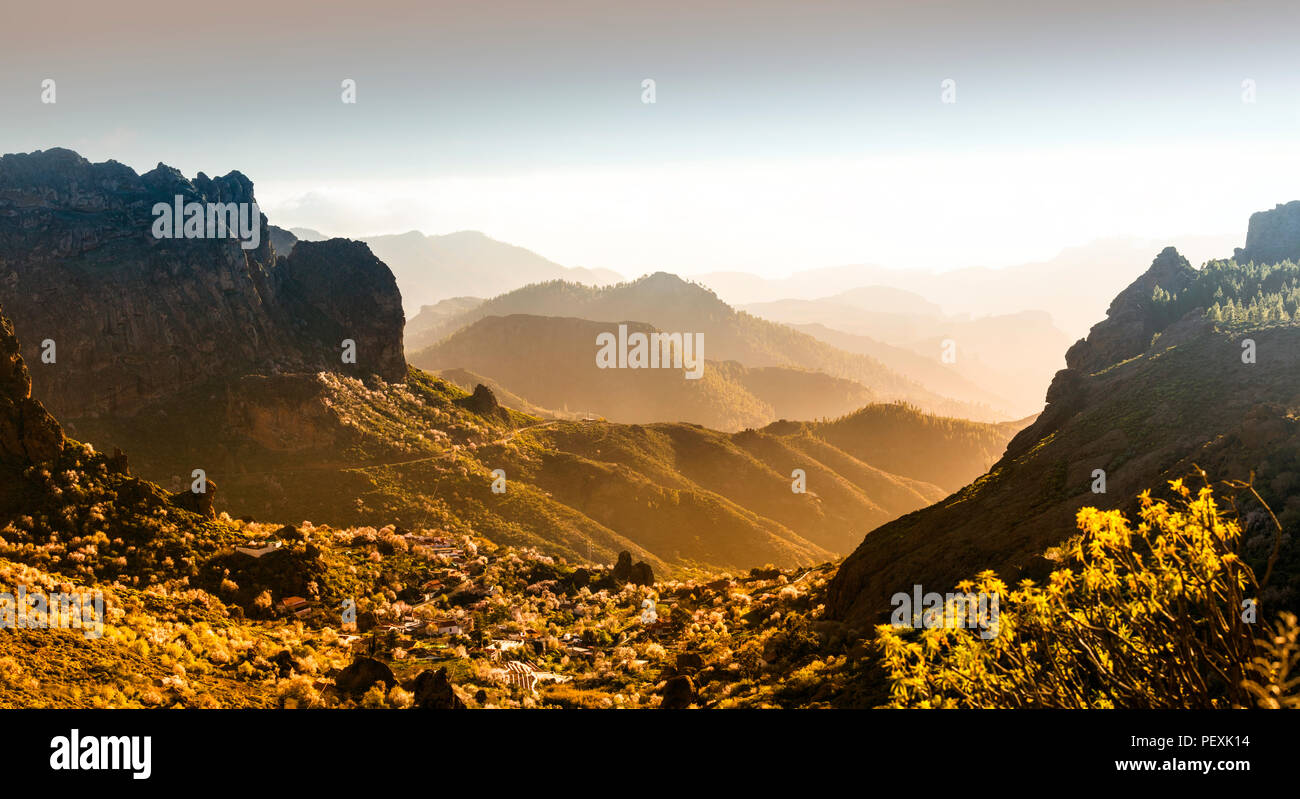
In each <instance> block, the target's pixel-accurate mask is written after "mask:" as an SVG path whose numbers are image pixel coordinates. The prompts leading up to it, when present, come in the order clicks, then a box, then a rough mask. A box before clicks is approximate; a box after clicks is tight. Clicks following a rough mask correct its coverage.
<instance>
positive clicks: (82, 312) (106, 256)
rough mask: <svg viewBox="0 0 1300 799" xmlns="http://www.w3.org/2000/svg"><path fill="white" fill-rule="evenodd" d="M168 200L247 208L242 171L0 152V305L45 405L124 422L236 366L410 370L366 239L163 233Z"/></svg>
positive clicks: (251, 370) (388, 375) (237, 371)
mask: <svg viewBox="0 0 1300 799" xmlns="http://www.w3.org/2000/svg"><path fill="white" fill-rule="evenodd" d="M178 196H179V197H181V198H182V201H183V202H184V203H200V204H203V205H204V207H206V206H207V205H208V204H211V203H235V204H252V203H255V197H254V193H253V184H252V183H251V182H250V181H249V180H248V178H246V177H245V176H243V175H242V174H240V173H238V172H231V173H230V174H228V175H226V176H224V177H219V178H209V177H208V176H206V175H204V174H202V173H199V175H198V176H197V177H196V178H194V179H193V180H188V179H186V178H185V177H184V176H183V175H181V173H180V172H178V171H177V170H175V169H172V168H170V167H167V166H164V165H162V164H159V165H158V167H157V168H155V169H153V170H151V171H149V172H146V173H145V174H143V175H137V174H136V173H135V172H134V171H133V170H131V169H130V168H128V167H126V166H124V165H122V164H119V163H117V162H114V161H108V162H105V163H99V164H92V163H90V162H89V161H87V160H86V159H84V158H82V157H81V156H79V155H77V154H76V153H74V152H72V151H69V150H64V149H51V150H46V151H38V152H34V153H29V154H17V155H6V156H4V157H3V158H0V301H2V302H3V303H4V304H5V306H6V308H7V309H8V312H9V314H10V316H11V318H12V320H13V323H14V325H15V326H16V328H17V329H18V331H19V333H20V335H21V338H22V341H23V348H24V349H23V354H24V355H25V356H26V360H27V362H28V364H29V365H30V366H32V367H33V369H32V383H33V393H34V395H35V396H37V397H38V398H40V399H41V400H42V401H44V402H45V404H46V405H47V406H48V407H49V408H50V409H51V411H53V412H54V413H55V414H56V415H58V416H60V417H66V418H75V417H93V416H98V415H113V416H116V417H121V416H129V415H131V414H132V413H134V412H135V411H137V410H139V409H140V408H142V407H143V406H144V405H145V404H146V403H148V402H149V401H152V400H157V399H159V398H162V397H165V396H168V395H171V394H174V393H176V392H178V391H182V390H184V389H186V388H189V387H193V386H195V385H197V384H199V383H202V382H203V381H205V380H208V379H210V378H213V377H238V376H241V375H245V374H277V373H286V372H316V371H320V370H329V371H336V372H341V373H344V374H351V375H353V376H357V377H365V376H368V375H378V376H379V377H381V378H384V379H386V380H389V381H396V380H402V379H404V378H405V375H406V364H405V360H404V358H403V355H402V325H403V315H402V308H401V296H400V294H399V292H398V289H397V284H396V282H395V280H394V279H393V276H392V273H391V272H390V271H389V270H388V268H387V267H386V266H385V265H384V264H383V263H382V262H381V261H379V260H378V259H377V258H375V257H374V255H372V254H371V253H370V251H369V249H368V248H367V247H366V246H365V245H364V244H360V243H357V242H351V241H346V240H343V239H334V240H331V241H325V242H315V243H304V244H303V245H302V246H298V247H295V248H294V250H293V252H292V253H291V254H290V255H289V257H287V258H285V257H277V254H276V252H275V250H274V248H273V245H272V239H271V236H270V233H269V231H268V225H267V223H266V219H265V217H264V216H262V215H261V214H260V213H259V214H257V215H256V218H255V220H253V225H255V226H256V230H255V231H254V232H253V235H250V236H248V237H247V238H245V239H243V240H241V239H239V238H235V237H230V236H227V237H219V238H218V237H203V238H159V237H157V228H156V225H155V223H156V221H157V217H156V215H155V213H154V208H155V205H156V204H158V203H166V204H173V203H174V202H175V198H176V197H178ZM250 207H251V206H250ZM250 216H251V214H250ZM246 247H247V248H246ZM345 339H350V340H351V341H352V342H354V344H355V362H354V363H353V362H348V361H345V358H344V350H345V345H344V343H343V342H344V340H345Z"/></svg>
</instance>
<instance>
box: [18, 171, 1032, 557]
mask: <svg viewBox="0 0 1300 799" xmlns="http://www.w3.org/2000/svg"><path fill="white" fill-rule="evenodd" d="M178 194H179V195H181V196H182V197H184V198H186V199H188V200H191V201H194V202H200V203H204V202H218V201H220V202H244V201H247V202H253V201H254V194H253V187H252V183H251V182H250V181H248V179H247V178H245V177H244V176H242V175H241V174H239V173H237V172H236V173H231V174H229V175H226V176H224V177H221V178H216V179H209V178H207V177H206V176H205V175H202V174H200V175H199V176H197V177H196V178H195V179H193V180H187V179H186V178H184V177H183V176H182V175H180V173H179V172H177V171H176V170H174V169H171V168H169V167H165V166H163V165H159V167H158V168H157V169H155V170H153V171H151V172H149V173H147V174H145V175H136V174H135V173H134V172H133V171H132V170H130V169H128V168H127V167H124V166H122V165H120V164H116V163H114V162H107V163H103V164H91V163H90V162H88V161H86V160H85V159H83V158H81V157H80V156H77V155H76V154H75V153H72V152H70V151H67V150H49V151H44V152H37V153H32V154H27V155H10V156H5V157H3V158H0V251H2V252H3V253H4V256H3V257H4V260H3V263H2V264H0V300H2V301H3V304H4V306H5V308H6V313H7V314H9V316H10V318H11V319H12V320H13V324H14V327H15V329H16V331H17V335H18V338H19V340H21V341H22V355H23V357H24V359H25V361H26V362H27V363H30V364H33V365H34V367H35V368H34V369H33V370H32V372H31V378H30V379H31V384H32V396H33V397H36V398H37V399H39V401H41V402H43V403H44V404H45V406H46V407H48V408H49V409H50V410H51V411H53V412H54V413H55V415H56V416H57V418H59V420H60V422H61V423H62V426H63V428H64V429H66V430H68V431H69V432H70V433H71V434H72V435H74V436H76V437H77V438H78V439H80V440H84V441H90V442H93V444H94V445H95V446H96V447H98V448H99V449H101V450H103V451H113V450H114V449H117V448H120V449H121V450H123V451H125V452H127V453H129V457H130V459H131V464H132V469H133V470H135V472H136V473H138V474H140V475H141V476H142V477H145V478H146V479H149V480H153V481H155V482H156V483H159V484H162V485H164V486H168V487H170V489H171V490H172V491H176V492H181V491H182V489H183V488H184V487H185V486H186V485H188V484H190V482H191V479H192V476H193V474H194V473H195V470H201V471H202V473H203V474H204V475H205V477H206V478H207V479H210V480H211V482H212V484H213V485H214V486H220V490H219V491H218V490H216V489H215V488H214V490H213V492H212V493H211V494H209V495H208V496H207V501H209V502H210V503H211V504H212V507H213V508H215V509H216V510H217V511H224V510H229V512H230V513H232V514H237V515H239V516H243V517H246V518H275V519H281V520H283V519H292V520H301V519H311V520H313V521H316V522H318V523H330V524H356V525H359V524H379V523H392V524H398V525H401V526H403V527H406V528H428V529H439V530H444V531H448V532H455V533H468V532H470V531H473V533H474V534H480V535H488V536H489V537H491V538H492V539H493V540H495V541H499V542H501V543H503V544H513V545H520V546H530V547H536V548H538V549H540V550H543V551H547V552H551V553H554V554H557V555H562V556H565V557H568V558H571V559H573V560H576V561H595V562H608V561H610V560H612V559H613V557H614V556H615V555H616V554H617V553H618V552H620V551H629V552H631V553H632V554H633V555H634V556H635V557H637V558H639V559H643V560H645V561H646V562H647V563H649V564H650V565H651V566H652V567H653V568H655V569H658V570H660V571H661V572H662V571H672V570H674V569H680V568H686V567H688V566H690V565H691V564H709V565H714V566H720V567H748V566H751V565H754V564H755V563H765V562H772V563H778V564H787V565H789V564H796V563H812V562H817V561H822V560H826V559H828V558H831V557H833V556H834V555H835V554H836V553H841V552H845V551H847V550H848V549H849V548H851V547H852V546H853V545H854V544H855V543H856V542H857V541H858V540H860V539H861V537H862V535H863V534H864V533H865V532H867V531H868V530H870V529H871V528H872V527H874V526H876V525H879V524H882V523H884V522H885V521H887V520H889V519H891V518H894V517H896V516H898V515H899V514H902V513H905V512H908V511H910V510H914V509H917V508H920V507H922V506H924V505H926V504H928V503H929V502H931V501H933V500H935V499H937V498H939V497H940V496H942V495H943V494H944V493H945V492H948V491H951V490H953V489H954V488H956V487H957V485H958V483H960V482H961V481H962V480H963V479H970V478H972V477H974V476H975V475H976V474H978V473H979V472H980V471H981V470H982V468H983V467H984V466H986V465H987V463H988V462H991V460H992V459H993V458H994V457H996V453H997V452H998V451H1000V449H1001V447H1002V446H1003V445H1004V443H1005V441H1006V440H1008V439H1009V438H1010V436H1011V435H1012V434H1013V433H1014V429H1013V427H1012V426H1007V425H991V424H981V423H977V422H958V421H956V420H951V421H949V420H939V419H936V418H935V417H932V416H929V415H927V414H925V413H922V412H919V411H917V410H914V409H907V410H906V412H902V413H900V414H899V415H898V416H896V417H893V418H892V421H891V422H890V423H891V424H893V425H897V426H899V428H900V429H902V430H906V429H909V428H913V427H914V428H917V429H938V430H941V431H947V432H943V433H941V435H940V438H941V439H942V440H944V441H946V442H947V445H946V446H944V447H941V448H939V449H936V450H935V451H934V453H935V457H934V458H931V459H927V460H925V461H923V462H911V463H906V462H900V465H899V466H898V467H897V468H899V469H900V471H899V472H892V471H889V470H886V469H884V468H882V467H880V466H877V465H876V464H874V463H872V462H871V461H870V460H869V459H866V458H864V457H859V453H858V452H857V451H856V450H857V449H863V451H871V449H870V447H866V446H865V444H864V443H863V442H865V441H866V440H867V439H868V438H869V437H865V436H859V437H858V438H857V439H854V438H853V437H852V436H847V437H844V438H843V439H842V440H840V441H839V443H837V440H836V439H835V438H833V437H831V436H830V433H829V432H828V433H826V434H822V433H821V432H819V430H821V428H818V427H817V426H816V425H812V426H795V427H790V428H787V427H781V428H779V429H750V430H742V431H740V432H735V433H730V432H717V431H713V430H709V429H706V428H703V427H699V426H695V425H691V424H685V423H680V422H677V421H674V422H673V423H670V424H664V425H654V426H644V427H642V426H637V425H631V426H629V425H621V424H617V423H614V422H609V421H601V420H599V419H597V420H593V421H565V420H562V419H551V420H546V419H542V418H539V417H537V416H532V415H529V414H527V413H522V412H520V411H518V410H513V409H509V408H506V407H503V406H501V405H500V403H499V401H498V398H497V396H496V395H495V394H494V393H493V392H492V390H491V389H490V388H488V387H487V386H481V385H479V384H477V383H476V384H475V387H474V388H473V389H472V390H470V391H466V390H463V389H461V388H458V387H457V386H456V385H454V383H453V382H451V381H449V380H447V379H442V378H439V377H437V376H434V375H431V374H429V373H427V372H425V371H422V370H421V369H419V368H413V367H408V365H407V364H406V363H405V360H404V358H403V346H402V334H403V325H402V311H401V308H402V298H401V295H400V293H399V291H398V283H397V281H396V280H395V279H394V277H393V275H392V273H391V272H390V271H389V270H388V268H387V266H386V265H385V264H384V263H383V262H382V261H381V260H379V259H378V258H376V257H375V256H374V254H373V253H372V252H371V251H370V248H369V247H368V246H367V245H366V244H365V243H361V242H352V241H347V240H343V239H329V240H325V241H308V240H306V239H303V240H298V241H295V242H293V243H291V244H290V245H289V246H291V249H290V251H289V253H288V255H284V254H282V253H280V252H278V251H277V250H276V242H277V240H279V241H280V242H281V243H282V244H283V243H284V241H285V240H284V238H283V237H282V236H280V235H279V234H278V233H276V232H275V231H274V230H272V229H271V226H269V224H268V223H267V222H266V220H265V218H264V217H263V218H262V219H261V220H260V224H261V231H260V232H261V235H260V243H259V245H258V246H257V247H256V248H253V249H249V250H245V249H243V248H242V247H241V246H240V242H239V241H238V240H236V239H233V238H201V239H176V240H159V239H156V238H154V237H153V236H152V235H151V234H150V231H151V227H152V222H153V220H152V216H151V208H152V207H153V206H154V204H155V203H158V202H167V201H170V200H171V199H172V198H173V197H174V196H175V195H178ZM641 288H649V289H652V291H650V292H649V294H648V295H645V294H642V293H641V292H639V291H631V292H622V291H619V290H611V291H612V292H613V293H612V294H607V295H600V296H604V297H613V298H616V299H621V298H627V299H630V300H636V299H638V298H640V299H642V300H651V301H649V302H648V304H647V305H645V306H642V307H638V306H636V305H635V304H633V305H632V306H630V308H631V310H633V311H640V310H642V309H643V308H664V307H669V308H674V312H675V313H677V314H689V313H690V312H691V308H692V307H694V308H696V310H698V309H699V305H698V303H699V302H700V301H701V300H703V301H704V303H705V308H706V310H707V311H708V312H709V313H711V314H715V315H716V317H717V318H716V319H715V320H714V321H713V322H712V324H713V326H712V327H709V328H706V330H707V331H708V332H709V333H710V335H711V336H712V337H713V338H712V340H711V346H713V347H714V351H715V352H717V354H718V355H719V356H723V357H725V356H726V355H727V354H728V352H729V351H731V352H735V353H739V354H744V355H746V356H747V357H748V356H751V355H764V354H766V357H767V359H768V363H767V365H764V366H761V367H751V366H748V365H746V366H744V367H740V366H735V365H730V364H725V363H724V364H717V365H715V366H716V368H714V369H711V370H710V372H711V373H712V372H716V381H717V382H716V385H715V384H714V378H710V380H709V381H708V382H707V383H706V385H714V388H718V387H722V388H725V389H726V390H733V389H736V387H741V388H744V390H745V391H746V392H747V393H748V394H749V395H750V396H753V397H758V396H760V395H761V396H763V397H766V398H767V399H764V400H762V401H763V402H767V403H768V405H769V406H773V407H776V406H780V405H782V404H783V403H784V404H790V403H794V402H796V401H801V402H808V401H811V402H813V403H816V402H817V401H818V400H817V398H816V397H814V398H813V399H811V400H802V399H798V400H797V398H795V397H793V396H792V395H789V394H783V393H782V392H783V391H786V390H787V389H786V388H784V387H777V388H773V387H771V386H768V385H766V384H765V380H767V378H768V372H769V370H770V372H771V373H772V374H780V375H782V379H783V380H784V379H786V378H788V379H792V380H793V379H797V380H807V381H810V382H809V383H808V385H809V386H810V387H813V388H814V389H816V391H820V392H822V393H825V394H827V395H832V394H834V392H840V393H843V394H845V396H847V397H849V398H850V399H851V400H852V402H854V403H856V402H857V400H858V399H864V400H865V399H867V398H871V399H876V398H877V395H875V394H874V393H873V394H867V393H859V392H862V389H860V388H858V387H856V386H853V385H850V384H849V383H848V381H847V378H836V377H833V376H827V375H825V374H822V375H816V374H811V375H810V374H807V373H805V372H804V371H802V370H801V369H800V368H799V367H797V366H794V365H789V364H788V363H779V361H781V360H786V361H797V360H799V359H800V358H802V357H804V356H805V355H806V356H807V357H810V358H814V359H816V358H820V359H821V362H822V363H826V364H833V363H835V362H836V360H837V359H838V360H839V361H841V362H842V363H843V364H844V370H845V371H852V370H856V371H857V373H858V374H859V376H863V377H867V376H871V375H879V376H880V377H882V379H884V380H886V381H889V380H892V381H893V384H894V385H897V386H900V387H908V386H910V384H908V383H907V381H905V380H902V379H899V378H897V377H896V376H893V375H890V374H889V373H888V370H885V369H883V368H880V367H878V366H877V365H876V364H874V363H872V362H871V361H869V359H865V358H861V357H860V356H846V355H844V354H841V353H836V352H834V351H833V350H832V349H831V348H829V347H827V346H826V345H824V344H821V343H819V342H817V341H816V340H814V339H812V338H811V337H808V336H805V335H803V334H799V333H797V332H795V331H791V330H789V329H788V328H783V327H781V326H779V325H774V324H772V323H768V322H762V321H761V320H755V319H753V318H751V317H746V316H744V315H742V314H736V313H735V312H734V311H732V310H731V309H729V308H727V307H726V306H725V305H722V304H720V303H717V302H716V300H714V299H710V298H709V297H708V295H707V293H704V292H701V291H700V290H698V289H697V288H694V287H689V286H687V284H685V283H683V282H682V281H680V280H678V279H675V278H670V277H667V276H657V277H653V278H652V279H648V280H647V281H644V282H643V284H642V285H641ZM542 290H543V291H549V292H559V293H561V294H563V293H566V292H576V293H577V295H578V296H583V294H582V293H583V292H584V291H595V290H588V289H584V288H582V287H580V286H577V285H575V284H565V283H553V284H544V285H543V289H542ZM593 296H595V295H593ZM677 300H682V301H685V302H688V303H695V305H685V306H683V305H681V304H678V303H677V302H676V301H677ZM495 304H496V305H499V304H500V303H499V302H498V303H495ZM494 307H495V305H494ZM605 307H606V308H613V307H615V305H614V304H610V305H606V306H605ZM475 310H476V311H477V308H476V309H475ZM484 316H486V314H484ZM633 318H634V317H633ZM690 318H691V317H689V316H678V317H677V320H679V321H683V322H684V321H686V320H688V319H690ZM668 321H673V319H672V318H671V317H670V318H669V320H668ZM570 322H572V323H574V324H577V325H578V326H581V325H583V324H589V322H584V321H583V320H570ZM526 335H531V332H528V333H526ZM584 335H585V334H584ZM45 341H52V342H54V343H55V345H56V348H55V352H56V355H55V357H53V358H46V357H44V356H45V355H46V353H47V352H49V350H48V348H47V347H46V346H44V343H43V342H45ZM349 342H350V345H349ZM517 343H519V344H521V345H528V344H529V343H530V342H529V341H527V340H524V341H520V342H517ZM349 347H351V350H352V352H353V353H354V354H355V358H354V359H353V360H349V359H348V358H347V357H346V354H347V352H348V351H349ZM718 350H721V351H720V352H719V351H718ZM447 367H448V368H452V367H453V365H451V364H448V365H447ZM471 371H475V370H471ZM787 372H788V373H789V374H786V373H787ZM453 373H455V374H459V375H461V376H462V377H463V376H464V374H465V373H464V372H447V374H453ZM625 374H626V373H625ZM486 377H487V378H489V379H494V378H495V376H494V375H491V374H490V373H488V374H486ZM682 382H685V381H682ZM502 384H503V385H504V386H506V387H507V388H509V387H510V386H509V383H508V382H507V381H502ZM887 384H888V383H887ZM522 396H525V397H526V396H527V395H526V394H525V395H522ZM529 399H531V398H529ZM548 399H549V397H548ZM845 404H846V405H847V404H848V403H845ZM539 407H545V405H544V403H539ZM821 407H824V406H817V408H818V409H820V408H821ZM531 409H532V408H531V407H530V410H531ZM828 410H830V409H828ZM827 415H829V413H828V414H827ZM851 418H852V417H851ZM765 419H766V414H758V415H755V416H753V417H752V418H746V419H743V420H740V422H739V423H738V424H737V425H736V426H737V427H738V428H739V427H741V426H748V427H751V428H758V427H759V425H760V423H761V422H763V421H764V420H765ZM869 422H870V418H869V417H862V420H861V421H860V422H859V423H860V424H863V425H866V424H868V423H869ZM853 424H854V423H853V422H851V421H844V422H842V423H841V426H839V427H835V428H825V429H826V430H828V431H829V430H835V431H842V430H843V429H844V427H845V426H849V427H851V426H852V425H853ZM854 441H856V442H857V443H851V442H854ZM846 442H849V443H846ZM840 444H843V447H844V448H841V446H840ZM873 455H878V456H879V457H882V458H885V459H887V458H888V456H887V454H886V453H879V452H877V453H873ZM795 469H801V470H803V471H804V472H805V474H806V477H807V485H808V491H807V493H797V492H795V491H793V490H792V482H793V476H792V473H793V471H794V470H795ZM495 470H503V471H504V473H505V475H506V481H507V482H506V486H507V487H506V490H505V491H504V492H502V493H498V492H494V491H493V490H492V486H493V484H494V482H495V481H496V479H497V478H496V476H495V475H494V471H495ZM832 498H833V501H832Z"/></svg>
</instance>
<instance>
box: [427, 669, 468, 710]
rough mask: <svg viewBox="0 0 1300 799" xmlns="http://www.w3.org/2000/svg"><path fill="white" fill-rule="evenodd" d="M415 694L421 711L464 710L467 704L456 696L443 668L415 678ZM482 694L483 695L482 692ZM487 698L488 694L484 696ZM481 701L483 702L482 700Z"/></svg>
mask: <svg viewBox="0 0 1300 799" xmlns="http://www.w3.org/2000/svg"><path fill="white" fill-rule="evenodd" d="M412 687H413V693H414V694H415V706H416V707H418V708H420V709H421V710H464V709H465V703H464V702H462V701H461V700H460V697H458V696H456V690H455V689H454V688H453V687H452V685H451V680H450V679H449V678H448V677H447V669H446V667H443V668H441V669H438V671H437V672H433V671H422V672H420V673H419V674H418V675H416V677H415V682H414V685H413V686H412ZM480 693H482V692H481V691H480ZM484 698H486V694H485V695H484ZM480 701H481V700H480Z"/></svg>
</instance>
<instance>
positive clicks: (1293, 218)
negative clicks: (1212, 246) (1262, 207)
mask: <svg viewBox="0 0 1300 799" xmlns="http://www.w3.org/2000/svg"><path fill="white" fill-rule="evenodd" d="M1233 259H1234V260H1236V261H1237V262H1238V263H1248V262H1250V261H1254V262H1255V263H1257V264H1275V263H1280V262H1282V261H1300V200H1294V201H1292V202H1289V203H1286V204H1282V205H1278V206H1276V207H1274V208H1273V210H1271V211H1259V212H1256V213H1253V214H1251V215H1250V227H1249V228H1247V230H1246V246H1245V248H1241V247H1238V248H1237V249H1236V251H1235V252H1234V254H1233Z"/></svg>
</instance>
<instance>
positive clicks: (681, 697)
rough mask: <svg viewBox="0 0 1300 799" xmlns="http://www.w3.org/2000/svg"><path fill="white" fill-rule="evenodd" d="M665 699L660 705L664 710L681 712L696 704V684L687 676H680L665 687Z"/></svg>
mask: <svg viewBox="0 0 1300 799" xmlns="http://www.w3.org/2000/svg"><path fill="white" fill-rule="evenodd" d="M662 696H663V698H664V701H663V703H662V704H661V705H660V707H661V708H663V709H664V710H681V709H683V708H687V707H690V706H691V705H692V704H694V703H695V701H696V699H697V697H696V695H695V683H694V682H693V681H692V680H691V678H690V677H688V676H686V675H685V674H680V675H678V676H676V677H673V678H672V679H670V680H668V682H667V683H666V684H665V685H664V690H663V693H662Z"/></svg>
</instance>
